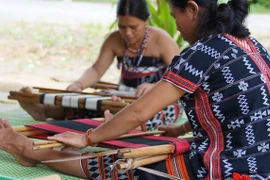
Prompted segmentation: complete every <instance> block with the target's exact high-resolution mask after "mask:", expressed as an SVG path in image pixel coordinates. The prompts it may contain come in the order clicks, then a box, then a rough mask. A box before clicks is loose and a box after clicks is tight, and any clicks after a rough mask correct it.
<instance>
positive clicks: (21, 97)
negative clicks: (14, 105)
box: [8, 95, 40, 103]
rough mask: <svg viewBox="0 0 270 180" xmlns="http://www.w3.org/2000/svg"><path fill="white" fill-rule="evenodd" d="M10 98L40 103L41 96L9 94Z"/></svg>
mask: <svg viewBox="0 0 270 180" xmlns="http://www.w3.org/2000/svg"><path fill="white" fill-rule="evenodd" d="M8 99H13V100H17V101H25V102H31V103H40V98H37V97H24V96H12V95H10V96H8Z"/></svg>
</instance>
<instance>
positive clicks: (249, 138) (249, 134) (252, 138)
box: [245, 125, 255, 145]
mask: <svg viewBox="0 0 270 180" xmlns="http://www.w3.org/2000/svg"><path fill="white" fill-rule="evenodd" d="M245 129H246V138H247V141H248V144H249V145H253V144H254V143H255V136H254V131H253V126H252V125H248V126H247V127H246V128H245Z"/></svg>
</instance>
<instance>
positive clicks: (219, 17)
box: [170, 0, 250, 38]
mask: <svg viewBox="0 0 270 180" xmlns="http://www.w3.org/2000/svg"><path fill="white" fill-rule="evenodd" d="M193 1H194V2H196V3H197V4H198V6H199V7H200V8H201V9H202V12H201V14H200V15H199V23H198V38H203V37H206V36H209V35H214V34H222V33H227V34H231V35H233V36H235V37H237V38H244V37H246V36H249V35H250V32H249V30H248V29H247V28H246V27H245V26H244V24H243V23H244V21H245V18H246V17H247V15H248V13H249V2H248V0H230V1H229V2H228V3H227V4H220V5H218V4H217V0H193ZM170 2H171V3H172V4H173V5H174V6H175V7H178V8H180V10H182V11H183V10H184V9H185V8H186V6H187V2H188V0H170Z"/></svg>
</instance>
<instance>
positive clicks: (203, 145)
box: [198, 138, 209, 151]
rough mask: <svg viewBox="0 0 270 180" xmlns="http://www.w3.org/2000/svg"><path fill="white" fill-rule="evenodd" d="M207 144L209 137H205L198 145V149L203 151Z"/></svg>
mask: <svg viewBox="0 0 270 180" xmlns="http://www.w3.org/2000/svg"><path fill="white" fill-rule="evenodd" d="M208 145H209V139H208V138H207V139H205V140H204V141H203V142H202V143H201V144H200V146H199V147H198V149H199V151H205V150H206V148H207V147H208Z"/></svg>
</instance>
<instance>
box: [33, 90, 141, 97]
mask: <svg viewBox="0 0 270 180" xmlns="http://www.w3.org/2000/svg"><path fill="white" fill-rule="evenodd" d="M33 89H38V90H39V92H42V93H49V92H50V93H78V92H75V91H67V90H61V89H51V88H42V87H33ZM79 93H80V94H90V95H99V96H112V95H113V94H103V93H99V92H93V93H89V92H79ZM118 97H121V98H122V99H125V98H128V99H134V100H136V99H138V98H137V97H133V96H118Z"/></svg>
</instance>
